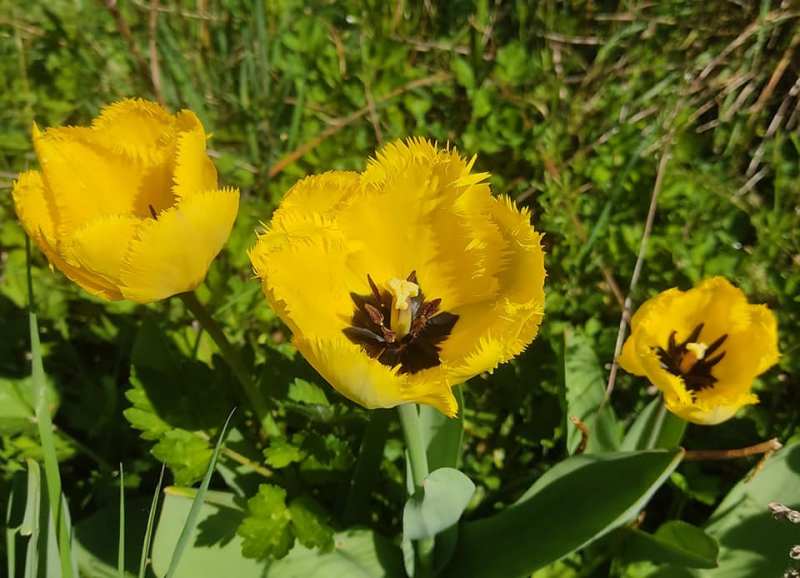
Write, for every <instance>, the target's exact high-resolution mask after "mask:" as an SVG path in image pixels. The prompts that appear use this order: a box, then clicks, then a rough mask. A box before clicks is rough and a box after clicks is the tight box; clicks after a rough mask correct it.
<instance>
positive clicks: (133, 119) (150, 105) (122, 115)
mask: <svg viewBox="0 0 800 578" xmlns="http://www.w3.org/2000/svg"><path fill="white" fill-rule="evenodd" d="M174 125H175V118H174V117H173V116H172V115H171V114H169V112H167V110H166V109H165V108H164V107H163V106H161V105H160V104H158V103H155V102H148V101H145V100H141V99H136V100H133V99H125V100H121V101H119V102H115V103H114V104H111V105H109V106H107V107H105V108H104V109H103V110H102V111H101V112H100V116H98V117H97V118H96V119H95V120H94V122H93V123H92V131H93V132H94V133H95V138H96V139H98V140H99V141H100V142H102V143H103V144H104V146H106V147H107V148H108V150H110V151H113V152H114V153H115V154H123V155H127V156H129V157H130V158H132V159H142V160H144V161H146V162H148V164H150V163H152V162H157V163H160V162H163V159H162V158H161V157H162V156H163V153H164V149H165V148H169V145H170V140H171V134H172V132H173V131H174ZM156 157H157V158H156Z"/></svg>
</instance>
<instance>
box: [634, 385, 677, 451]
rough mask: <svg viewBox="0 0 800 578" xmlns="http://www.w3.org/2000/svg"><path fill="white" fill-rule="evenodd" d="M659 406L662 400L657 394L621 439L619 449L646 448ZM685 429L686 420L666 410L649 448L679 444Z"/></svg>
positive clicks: (656, 418) (674, 446) (656, 419)
mask: <svg viewBox="0 0 800 578" xmlns="http://www.w3.org/2000/svg"><path fill="white" fill-rule="evenodd" d="M661 408H662V401H661V396H660V395H659V396H657V397H656V398H655V399H653V401H651V402H650V403H648V404H647V406H646V407H645V408H644V409H643V410H642V411H641V413H639V415H638V416H637V417H636V419H635V420H634V422H633V424H631V427H630V428H628V432H627V433H626V434H625V438H624V439H623V440H622V447H621V449H622V450H623V451H635V450H645V449H648V447H647V446H648V444H649V443H650V438H651V434H652V431H653V427H654V425H655V423H656V422H657V421H658V419H659V412H660V411H661ZM685 430H686V422H685V421H684V420H682V419H681V418H679V417H677V416H676V415H673V414H672V413H670V412H666V413H665V414H664V417H663V421H662V422H661V431H660V433H659V435H658V437H657V438H656V439H655V440H653V442H654V443H653V448H651V449H657V448H661V449H670V448H676V447H678V446H680V444H681V441H682V440H683V433H684V431H685Z"/></svg>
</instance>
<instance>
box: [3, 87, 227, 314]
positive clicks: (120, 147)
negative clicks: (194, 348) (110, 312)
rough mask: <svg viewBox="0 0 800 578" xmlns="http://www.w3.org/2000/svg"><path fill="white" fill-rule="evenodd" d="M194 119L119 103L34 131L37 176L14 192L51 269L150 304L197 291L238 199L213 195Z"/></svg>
mask: <svg viewBox="0 0 800 578" xmlns="http://www.w3.org/2000/svg"><path fill="white" fill-rule="evenodd" d="M206 138H207V137H206V134H205V131H204V130H203V126H202V124H200V121H199V119H198V118H197V116H195V114H194V113H193V112H191V111H188V110H184V111H182V112H180V113H178V114H177V115H174V116H173V115H170V114H169V113H168V112H167V111H166V110H164V109H163V108H162V107H161V106H159V105H158V104H155V103H151V102H145V101H141V100H124V101H122V102H118V103H116V104H113V105H111V106H109V107H107V108H105V109H103V111H102V113H101V114H100V116H99V117H98V118H97V119H95V121H94V123H93V124H92V126H91V127H61V128H51V129H48V130H46V131H44V132H41V131H40V130H39V129H38V128H37V127H36V126H34V129H33V144H34V148H35V150H36V156H37V157H38V158H39V162H40V164H41V167H42V171H41V172H39V171H29V172H26V173H22V174H21V175H20V177H19V181H17V182H16V183H15V185H14V192H13V195H14V204H15V206H16V210H17V215H18V216H19V218H20V221H22V225H23V227H24V228H25V231H26V232H27V233H28V235H29V236H30V237H31V238H32V239H33V240H34V242H35V243H36V244H37V245H38V246H39V247H40V248H41V249H42V251H43V252H44V254H45V255H46V256H47V258H48V259H49V260H50V263H51V264H52V265H53V266H55V267H56V268H57V269H59V270H60V271H61V272H62V273H64V275H66V276H67V277H68V278H69V279H71V280H72V281H74V282H75V283H77V284H78V285H80V286H81V287H83V288H84V289H86V290H87V291H88V292H90V293H92V294H94V295H97V296H98V297H102V298H103V299H108V300H118V299H123V298H124V299H130V300H131V301H136V302H139V303H147V302H151V301H157V300H159V299H164V298H166V297H170V296H172V295H175V294H177V293H182V292H185V291H190V290H192V289H194V288H196V287H197V286H198V285H199V284H200V283H202V282H203V279H204V278H205V276H206V273H207V271H208V267H209V265H210V263H211V261H212V260H213V259H214V257H216V255H217V254H218V253H219V251H220V250H221V249H222V247H223V246H224V244H225V242H226V241H227V240H228V236H229V235H230V231H231V227H232V226H233V222H234V219H235V218H236V213H237V211H238V208H239V192H238V191H237V190H235V189H220V188H218V187H217V172H216V169H215V168H214V165H213V163H212V162H211V159H210V158H209V157H208V155H207V154H206V146H205V143H206Z"/></svg>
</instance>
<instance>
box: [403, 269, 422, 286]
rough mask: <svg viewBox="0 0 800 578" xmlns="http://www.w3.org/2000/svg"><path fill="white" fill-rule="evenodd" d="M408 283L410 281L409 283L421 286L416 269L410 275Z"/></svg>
mask: <svg viewBox="0 0 800 578" xmlns="http://www.w3.org/2000/svg"><path fill="white" fill-rule="evenodd" d="M406 281H408V282H409V283H416V284H417V285H419V283H418V282H417V270H416V269H414V270H413V271H412V272H411V273H409V274H408V277H407V278H406Z"/></svg>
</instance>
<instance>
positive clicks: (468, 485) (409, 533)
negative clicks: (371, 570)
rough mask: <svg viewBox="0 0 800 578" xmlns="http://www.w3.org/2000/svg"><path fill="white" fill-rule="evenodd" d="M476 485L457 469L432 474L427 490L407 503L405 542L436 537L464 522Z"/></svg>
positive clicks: (441, 469)
mask: <svg viewBox="0 0 800 578" xmlns="http://www.w3.org/2000/svg"><path fill="white" fill-rule="evenodd" d="M474 493H475V484H473V483H472V480H470V479H469V478H468V477H467V476H465V475H464V474H463V473H461V472H460V471H458V470H456V469H453V468H439V469H438V470H435V471H433V472H431V473H430V474H429V475H428V477H426V478H425V481H424V482H423V487H422V489H421V490H419V491H418V492H416V493H414V495H413V496H411V497H410V498H409V499H408V501H407V502H406V505H405V508H404V510H403V539H404V540H420V539H422V538H429V537H431V536H435V535H436V534H438V533H439V532H442V531H443V530H446V529H447V528H449V527H450V526H452V525H453V524H455V523H456V522H458V520H459V519H460V518H461V514H463V513H464V510H465V509H466V508H467V504H469V501H470V499H471V498H472V494H474Z"/></svg>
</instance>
